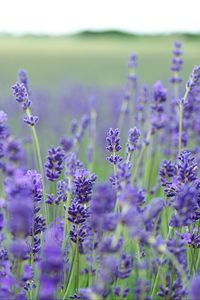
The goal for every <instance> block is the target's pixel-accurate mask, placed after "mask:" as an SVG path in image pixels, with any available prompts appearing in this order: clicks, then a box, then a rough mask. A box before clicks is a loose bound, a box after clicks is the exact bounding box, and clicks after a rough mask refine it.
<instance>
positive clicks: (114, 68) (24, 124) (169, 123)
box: [0, 36, 200, 300]
mask: <svg viewBox="0 0 200 300" xmlns="http://www.w3.org/2000/svg"><path fill="white" fill-rule="evenodd" d="M199 50H200V40H199V38H198V37H196V38H194V37H188V36H176V37H175V36H166V37H165V36H164V37H163V36H157V37H156V36H155V37H150V36H146V37H145V36H144V37H142V36H141V37H139V36H138V37H131V38H130V37H126V36H125V37H121V38H119V37H116V36H111V37H110V36H109V37H108V36H107V37H105V36H98V37H94V36H86V37H85V36H74V37H68V38H67V37H66V38H65V37H62V38H61V37H59V38H51V39H50V38H48V37H20V38H14V37H9V36H5V37H1V38H0V65H1V70H0V101H1V110H0V174H1V175H0V177H1V181H0V182H1V188H0V191H1V195H0V299H2V300H3V299H5V300H6V299H8V300H9V299H13V300H14V299H20V300H21V299H30V300H35V299H41V300H51V299H55V300H56V299H63V300H67V299H81V300H86V299H87V300H98V299H110V300H114V299H116V300H117V299H129V300H132V299H136V300H145V299H152V300H154V299H165V300H170V299H174V300H179V299H188V300H190V299H191V300H198V299H199V295H200V274H199V270H200V252H199V248H200V177H199V168H200V138H199V137H200V119H199V114H200V66H199V59H200V57H199V53H200V51H199Z"/></svg>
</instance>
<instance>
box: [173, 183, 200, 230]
mask: <svg viewBox="0 0 200 300" xmlns="http://www.w3.org/2000/svg"><path fill="white" fill-rule="evenodd" d="M198 197H199V191H198V189H197V188H196V186H195V185H191V184H190V185H184V186H183V187H182V188H181V190H180V191H179V192H178V194H177V195H176V197H175V200H174V202H173V207H174V208H175V210H176V214H175V215H173V216H172V218H171V220H170V225H171V226H173V227H182V226H188V225H190V224H191V223H192V222H194V221H196V220H198V219H199V218H200V208H199V204H198Z"/></svg>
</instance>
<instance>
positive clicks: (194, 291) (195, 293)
mask: <svg viewBox="0 0 200 300" xmlns="http://www.w3.org/2000/svg"><path fill="white" fill-rule="evenodd" d="M199 295H200V275H199V274H197V275H196V276H195V277H194V278H192V280H191V282H190V287H189V298H188V299H190V300H198V299H199Z"/></svg>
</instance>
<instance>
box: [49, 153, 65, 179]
mask: <svg viewBox="0 0 200 300" xmlns="http://www.w3.org/2000/svg"><path fill="white" fill-rule="evenodd" d="M47 160H48V161H47V163H46V164H45V167H46V176H47V178H48V180H50V181H56V180H57V179H58V178H59V177H60V175H61V173H62V170H63V161H64V153H63V151H62V149H61V148H60V147H58V148H54V147H52V148H51V149H49V150H48V157H47Z"/></svg>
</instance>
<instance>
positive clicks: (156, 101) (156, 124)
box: [151, 81, 167, 134]
mask: <svg viewBox="0 0 200 300" xmlns="http://www.w3.org/2000/svg"><path fill="white" fill-rule="evenodd" d="M166 100H167V90H166V89H165V88H164V86H163V84H162V82H161V81H157V82H156V83H155V84H154V86H153V105H152V122H151V123H152V130H151V131H152V132H151V133H152V134H154V133H155V132H156V131H157V130H159V129H161V128H163V127H164V126H165V125H166V121H167V116H166V114H165V112H164V103H165V102H166Z"/></svg>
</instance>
